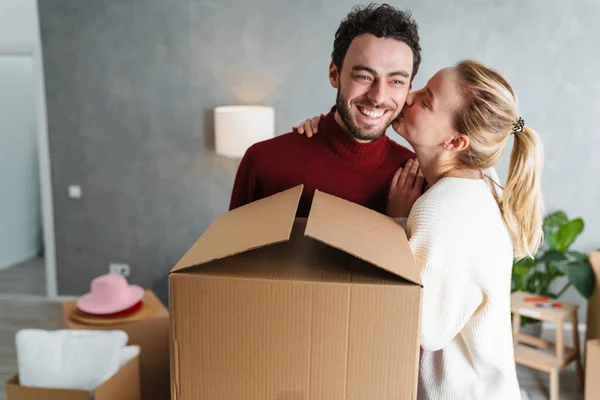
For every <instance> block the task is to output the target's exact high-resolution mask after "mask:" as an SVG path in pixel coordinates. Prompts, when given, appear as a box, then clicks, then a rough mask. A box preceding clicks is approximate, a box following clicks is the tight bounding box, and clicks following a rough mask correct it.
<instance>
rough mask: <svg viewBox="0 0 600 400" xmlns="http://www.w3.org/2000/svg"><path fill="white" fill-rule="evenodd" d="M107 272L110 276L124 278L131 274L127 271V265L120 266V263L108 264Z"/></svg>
mask: <svg viewBox="0 0 600 400" xmlns="http://www.w3.org/2000/svg"><path fill="white" fill-rule="evenodd" d="M108 271H109V272H110V273H111V274H119V275H123V276H124V277H126V278H127V277H128V276H129V274H130V273H131V271H130V269H129V264H122V263H110V264H109V265H108Z"/></svg>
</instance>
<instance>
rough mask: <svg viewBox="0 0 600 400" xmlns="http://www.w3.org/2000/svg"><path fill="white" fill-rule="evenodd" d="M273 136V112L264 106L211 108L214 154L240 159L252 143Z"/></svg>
mask: <svg viewBox="0 0 600 400" xmlns="http://www.w3.org/2000/svg"><path fill="white" fill-rule="evenodd" d="M274 136H275V111H274V110H273V107H266V106H223V107H216V108H215V150H216V152H217V154H219V155H222V156H225V157H232V158H242V157H243V156H244V153H245V152H246V150H247V149H248V147H250V146H252V145H253V144H254V143H257V142H260V141H263V140H266V139H270V138H272V137H274Z"/></svg>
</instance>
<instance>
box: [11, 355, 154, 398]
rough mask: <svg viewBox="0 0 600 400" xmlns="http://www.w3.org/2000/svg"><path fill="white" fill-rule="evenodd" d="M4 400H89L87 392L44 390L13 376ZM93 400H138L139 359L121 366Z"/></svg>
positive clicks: (98, 390) (139, 394)
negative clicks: (24, 384) (22, 382)
mask: <svg viewBox="0 0 600 400" xmlns="http://www.w3.org/2000/svg"><path fill="white" fill-rule="evenodd" d="M5 387H6V400H90V392H88V391H87V390H69V389H46V388H37V387H29V386H21V385H20V384H19V376H18V375H15V376H13V377H12V378H11V379H9V380H8V381H6V382H5ZM92 398H93V399H94V400H140V399H142V397H141V393H140V370H139V358H138V357H135V358H134V359H132V360H130V361H129V362H128V363H127V364H125V365H123V366H122V367H121V368H120V369H119V371H117V373H116V374H115V375H113V376H112V377H111V378H110V379H108V380H107V381H106V382H104V383H103V384H102V385H100V386H99V387H98V388H96V390H95V391H94V393H93V397H92Z"/></svg>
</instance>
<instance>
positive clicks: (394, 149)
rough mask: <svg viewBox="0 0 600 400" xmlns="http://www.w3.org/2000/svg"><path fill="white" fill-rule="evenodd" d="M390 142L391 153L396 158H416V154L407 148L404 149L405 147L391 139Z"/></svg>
mask: <svg viewBox="0 0 600 400" xmlns="http://www.w3.org/2000/svg"><path fill="white" fill-rule="evenodd" d="M388 140H389V142H390V152H391V153H392V154H393V155H394V157H399V158H406V159H408V158H414V157H415V153H413V152H412V151H411V150H410V149H408V148H407V147H404V146H403V145H401V144H400V143H398V142H396V141H394V140H392V139H389V138H388Z"/></svg>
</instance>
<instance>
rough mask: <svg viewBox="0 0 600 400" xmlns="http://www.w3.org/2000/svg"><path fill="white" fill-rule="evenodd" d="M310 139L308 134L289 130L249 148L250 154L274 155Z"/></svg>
mask: <svg viewBox="0 0 600 400" xmlns="http://www.w3.org/2000/svg"><path fill="white" fill-rule="evenodd" d="M306 140H309V139H308V138H307V137H306V136H304V135H300V134H299V133H297V132H287V133H284V134H281V135H278V136H275V137H274V138H271V139H267V140H263V141H262V142H258V143H255V144H253V145H252V146H250V147H249V148H248V154H251V155H253V156H260V155H263V154H269V155H273V152H282V151H283V152H285V151H286V150H288V149H295V148H297V146H298V144H299V143H302V142H304V141H306Z"/></svg>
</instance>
